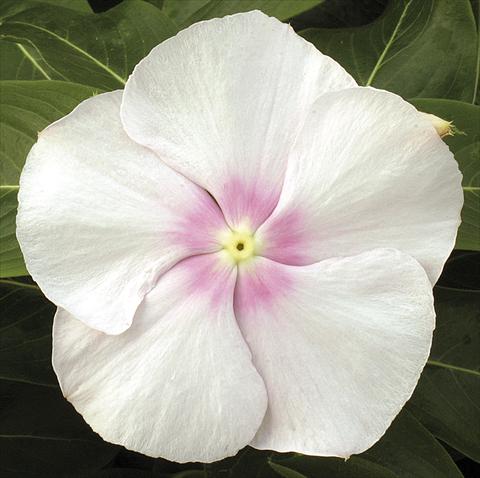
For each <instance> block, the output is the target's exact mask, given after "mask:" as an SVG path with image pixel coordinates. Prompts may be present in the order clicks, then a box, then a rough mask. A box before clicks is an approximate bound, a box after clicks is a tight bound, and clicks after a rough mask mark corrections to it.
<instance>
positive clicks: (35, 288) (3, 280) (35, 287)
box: [0, 279, 40, 292]
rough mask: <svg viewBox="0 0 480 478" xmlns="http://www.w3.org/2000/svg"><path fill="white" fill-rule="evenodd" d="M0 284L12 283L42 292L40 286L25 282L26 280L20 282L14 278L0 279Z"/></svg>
mask: <svg viewBox="0 0 480 478" xmlns="http://www.w3.org/2000/svg"><path fill="white" fill-rule="evenodd" d="M0 284H5V285H12V286H15V287H24V288H25V289H32V290H34V291H35V292H40V287H38V285H35V284H25V283H24V282H19V281H16V280H12V279H0Z"/></svg>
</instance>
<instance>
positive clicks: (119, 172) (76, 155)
mask: <svg viewBox="0 0 480 478" xmlns="http://www.w3.org/2000/svg"><path fill="white" fill-rule="evenodd" d="M121 96H122V93H121V92H120V91H117V92H113V93H105V94H102V95H99V96H96V97H94V98H91V99H89V100H87V101H85V102H83V103H82V104H80V105H79V106H78V107H77V108H76V109H75V110H74V111H73V112H72V113H71V114H70V115H68V116H66V117H65V118H63V119H61V120H60V121H57V122H56V123H54V124H53V125H51V126H50V127H48V128H47V129H46V130H44V131H43V132H42V133H40V135H39V139H38V142H37V143H36V144H35V145H34V147H33V148H32V150H31V152H30V153H29V156H28V158H27V162H26V165H25V168H24V170H23V172H22V176H21V181H20V192H19V212H18V217H17V236H18V240H19V242H20V246H21V248H22V251H23V254H24V256H25V261H26V264H27V268H28V270H29V272H30V273H31V274H32V276H33V277H34V279H35V280H36V281H37V282H38V284H39V286H40V287H41V288H42V290H43V292H44V293H45V295H46V296H47V297H48V298H49V299H50V300H52V301H53V302H54V303H56V304H57V305H59V306H61V307H62V308H65V309H67V310H68V311H69V312H70V313H72V314H73V315H74V316H75V317H77V318H78V319H79V320H82V321H84V322H85V323H86V324H88V325H89V326H91V327H93V328H96V329H99V330H102V331H104V332H107V333H113V334H115V333H120V332H122V331H123V330H125V329H126V328H127V327H128V326H129V325H130V323H131V320H132V317H133V314H134V313H135V310H136V308H137V306H138V304H139V303H140V301H141V300H142V298H143V296H144V295H145V293H146V292H148V290H150V289H151V287H152V286H153V285H154V284H155V281H156V280H157V277H158V276H159V274H161V273H162V272H163V271H165V270H166V269H167V268H169V267H171V266H172V265H173V264H174V263H175V262H176V261H178V260H179V259H182V258H184V257H185V256H187V255H191V254H193V253H199V252H212V251H214V250H216V249H218V247H219V246H218V244H217V242H216V240H215V231H217V230H218V229H220V228H224V227H225V222H224V221H223V218H222V215H221V211H220V210H219V209H218V206H217V205H216V204H215V203H214V201H213V200H212V199H211V198H210V197H209V196H208V194H207V193H206V192H205V191H202V190H201V189H200V188H199V187H198V186H196V185H195V184H193V183H191V182H190V181H188V180H187V179H185V178H184V177H182V176H180V175H179V174H178V173H176V172H175V171H173V170H172V169H170V168H169V167H168V166H166V165H165V164H163V163H162V161H161V160H160V159H159V158H158V157H157V156H156V155H155V154H154V153H152V152H151V151H148V150H147V149H145V148H144V147H142V146H139V145H137V144H136V143H134V142H133V141H132V140H131V139H130V138H129V137H128V136H127V135H126V134H125V132H124V131H123V128H122V126H121V123H120V118H119V109H120V101H121Z"/></svg>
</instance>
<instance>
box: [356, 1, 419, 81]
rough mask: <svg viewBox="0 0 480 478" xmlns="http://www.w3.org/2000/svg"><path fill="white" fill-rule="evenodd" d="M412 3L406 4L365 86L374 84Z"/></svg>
mask: <svg viewBox="0 0 480 478" xmlns="http://www.w3.org/2000/svg"><path fill="white" fill-rule="evenodd" d="M411 3H412V0H409V1H408V2H407V4H406V5H405V8H404V10H403V12H402V14H401V15H400V18H399V19H398V23H397V25H396V26H395V29H394V30H393V32H392V34H391V36H390V38H389V39H388V42H387V44H386V45H385V48H384V49H383V51H382V53H381V55H380V56H379V57H378V60H377V62H376V63H375V66H374V67H373V70H372V72H371V73H370V76H369V77H368V80H367V82H366V83H365V86H370V85H371V84H372V81H373V79H374V78H375V75H376V74H377V73H378V70H380V68H381V67H382V63H383V60H384V59H385V56H386V55H387V53H388V51H389V50H390V47H391V46H392V44H393V42H394V40H395V38H396V36H397V34H398V31H399V30H400V27H401V26H402V23H403V20H404V19H405V16H406V15H407V11H408V8H409V7H410V4H411Z"/></svg>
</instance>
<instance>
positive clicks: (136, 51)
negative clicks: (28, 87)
mask: <svg viewBox="0 0 480 478" xmlns="http://www.w3.org/2000/svg"><path fill="white" fill-rule="evenodd" d="M176 31H177V29H176V27H175V25H174V24H173V23H172V21H171V20H170V19H169V18H168V17H167V16H166V15H165V14H163V13H162V12H161V11H160V10H159V9H158V8H155V7H154V6H153V5H150V4H149V3H146V2H143V1H140V0H125V1H124V2H122V3H121V4H120V5H118V6H117V7H115V8H112V9H111V10H109V11H108V12H105V13H102V14H93V13H92V14H82V13H78V12H75V11H72V10H70V9H65V8H60V7H52V6H48V5H44V6H42V7H36V8H31V9H28V10H25V11H22V12H20V13H18V14H16V15H14V16H11V17H8V18H6V19H5V20H4V22H3V23H2V24H1V25H0V39H3V40H8V41H10V42H14V43H20V44H22V45H23V46H24V47H26V48H29V50H28V51H30V49H33V50H34V51H36V52H37V55H38V56H37V58H35V60H36V62H37V63H38V65H39V66H40V68H41V69H42V70H43V71H44V72H45V74H46V75H48V77H49V78H51V79H57V80H65V81H71V82H75V83H80V84H84V85H90V86H94V87H98V88H101V89H105V90H112V89H118V88H122V87H123V85H124V84H125V81H126V79H127V78H128V75H129V74H130V73H131V72H132V70H133V68H134V66H135V65H136V64H137V63H138V62H139V61H140V60H141V59H142V58H143V57H144V56H146V55H147V53H149V51H150V50H151V49H152V48H153V47H154V46H156V45H157V44H159V43H161V42H162V41H163V40H165V39H166V38H168V37H170V36H172V35H174V34H175V33H176Z"/></svg>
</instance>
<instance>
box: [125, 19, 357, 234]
mask: <svg viewBox="0 0 480 478" xmlns="http://www.w3.org/2000/svg"><path fill="white" fill-rule="evenodd" d="M351 86H355V81H354V80H353V79H352V78H351V77H350V75H348V73H346V72H345V70H344V69H343V68H342V67H341V66H340V65H338V64H337V63H336V62H335V61H334V60H332V59H331V58H329V57H327V56H324V55H322V54H321V53H320V52H319V51H318V50H316V49H315V47H314V46H313V45H311V44H310V43H308V42H306V41H305V40H304V39H303V38H301V37H299V36H298V35H297V34H296V33H295V32H294V31H293V29H292V28H291V27H290V26H289V25H286V24H283V23H281V22H279V21H278V20H276V19H275V18H271V17H267V16H266V15H265V14H263V13H261V12H259V11H252V12H248V13H240V14H236V15H231V16H227V17H225V18H222V19H218V18H217V19H213V20H209V21H204V22H200V23H197V24H195V25H193V26H191V27H190V28H187V29H186V30H183V31H181V32H180V33H179V34H178V35H176V36H175V37H173V38H170V39H168V40H167V41H165V42H163V43H162V44H161V45H159V46H157V47H156V48H154V49H153V50H152V51H151V53H150V54H149V55H148V56H147V57H146V58H145V59H144V60H142V61H141V62H140V63H139V64H138V65H137V67H136V68H135V71H134V72H133V74H132V75H131V77H130V78H129V80H128V82H127V85H126V88H125V95H124V98H123V103H122V113H121V114H122V121H123V123H124V125H125V129H126V131H127V133H128V134H129V135H130V136H131V137H132V138H133V139H134V140H135V141H137V142H138V143H140V144H143V145H145V146H148V147H149V148H151V149H153V150H154V151H156V152H157V153H158V154H160V155H161V157H162V158H163V159H164V160H165V161H166V162H167V163H168V164H169V165H170V166H172V167H174V168H175V169H177V170H178V171H180V172H181V173H182V174H184V175H185V176H187V177H189V178H190V179H192V180H193V181H195V182H196V183H197V184H199V185H201V186H203V187H204V188H206V189H207V190H208V191H210V193H211V194H212V195H213V196H214V197H215V198H216V200H217V201H218V203H219V204H220V206H221V208H222V210H223V212H224V214H225V216H226V218H227V221H228V222H229V223H230V225H231V226H232V227H236V226H238V225H239V224H240V223H243V222H245V221H246V220H248V221H249V222H250V226H251V227H253V228H255V227H256V226H258V225H259V224H260V223H261V222H262V221H263V220H264V219H265V218H266V217H267V216H268V214H269V213H270V212H271V210H272V209H273V207H274V206H275V203H276V201H277V199H278V194H279V192H280V189H281V184H282V181H283V175H284V171H285V167H286V159H287V156H288V152H289V150H290V148H291V146H292V145H293V143H294V140H295V137H296V136H297V134H298V132H299V130H300V128H301V125H302V124H303V121H304V119H305V117H306V114H307V112H308V111H309V109H310V107H311V105H312V103H313V102H314V100H315V99H316V98H317V97H318V96H319V95H321V94H323V93H325V92H328V91H334V90H338V89H341V88H347V87H351Z"/></svg>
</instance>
